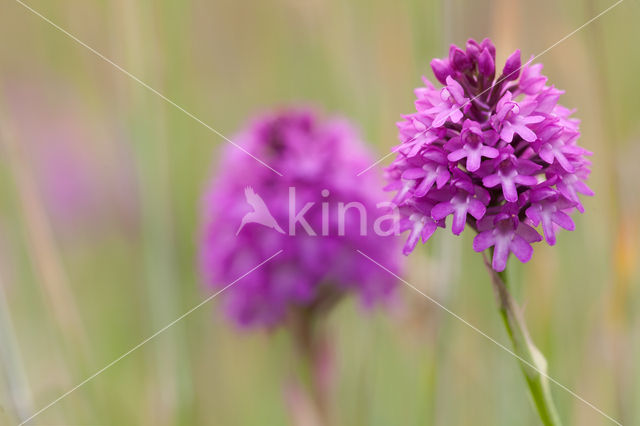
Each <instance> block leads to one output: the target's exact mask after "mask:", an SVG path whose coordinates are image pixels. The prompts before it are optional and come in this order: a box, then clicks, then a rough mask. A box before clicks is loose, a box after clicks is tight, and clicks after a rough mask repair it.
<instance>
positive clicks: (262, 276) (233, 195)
mask: <svg viewBox="0 0 640 426" xmlns="http://www.w3.org/2000/svg"><path fill="white" fill-rule="evenodd" d="M233 140H234V141H235V142H236V143H238V144H239V145H241V146H242V147H243V148H245V149H246V150H247V151H249V152H251V153H252V154H254V155H256V156H257V157H259V158H263V159H265V160H266V161H267V162H268V163H269V164H271V165H273V166H274V167H275V168H276V169H277V170H281V171H282V173H283V176H277V175H276V174H274V173H272V172H271V171H270V170H268V169H266V168H264V167H262V166H261V165H260V164H259V163H257V162H256V161H255V160H254V159H252V158H251V157H249V156H247V155H245V154H244V153H243V152H242V151H240V150H238V149H236V148H235V147H227V149H226V151H225V152H224V153H223V155H222V156H221V161H220V162H219V167H218V168H217V170H216V174H215V176H214V177H213V179H212V180H211V185H210V187H209V189H208V190H207V191H206V194H205V197H204V200H203V201H204V202H203V208H204V211H203V222H202V239H201V246H200V265H201V270H202V274H203V276H204V279H205V280H206V283H207V284H208V285H209V286H211V287H213V288H214V289H221V288H223V287H225V286H227V285H228V283H230V282H233V281H234V280H236V279H237V278H238V277H240V276H242V275H243V274H246V272H247V271H249V270H251V269H252V268H253V267H254V266H255V265H256V264H259V263H260V262H261V261H263V260H264V259H266V258H268V257H269V256H272V255H273V254H274V253H275V252H277V251H278V250H282V252H281V253H280V254H279V255H278V256H276V257H274V258H273V259H272V260H270V261H269V262H267V263H265V264H264V265H262V266H261V267H260V268H258V269H256V270H254V271H253V272H252V273H251V274H250V275H247V276H246V277H245V278H243V279H242V280H241V281H238V282H237V283H236V284H235V285H233V286H232V287H230V288H229V289H228V290H226V291H225V294H224V295H223V298H224V304H225V305H226V306H225V308H226V311H227V314H228V316H229V318H230V320H231V321H232V322H233V323H235V324H236V325H237V326H239V327H241V328H245V329H268V330H272V329H275V328H284V329H285V330H286V331H287V332H288V334H289V336H290V337H291V341H292V343H293V350H292V354H293V356H292V360H291V361H292V362H290V365H291V370H292V371H291V373H290V375H291V376H292V377H290V378H288V379H287V380H286V383H285V395H286V397H287V402H288V404H287V406H288V407H289V410H290V416H291V418H292V419H293V420H294V421H295V423H296V424H317V425H324V424H329V423H330V422H329V417H330V413H331V407H330V405H331V404H330V403H329V402H330V400H331V398H330V395H331V394H332V392H331V389H330V388H331V387H332V386H331V383H332V377H333V374H332V371H333V369H332V368H331V365H332V352H333V351H332V350H331V347H332V346H331V340H330V338H329V337H330V336H329V335H328V333H326V330H324V328H325V321H324V320H323V319H324V318H325V317H326V316H327V314H328V312H329V311H330V309H331V308H332V307H333V306H334V305H335V304H336V303H337V302H338V301H339V300H341V299H344V298H345V297H346V296H347V295H349V294H353V295H356V296H359V298H360V299H361V300H362V302H363V304H364V305H365V306H371V305H372V304H374V303H376V302H380V301H384V300H385V299H386V298H387V297H388V296H389V295H390V293H391V292H392V290H393V288H394V287H395V285H396V281H395V278H394V277H393V276H392V275H390V274H389V273H388V272H387V271H385V270H383V269H381V268H379V267H378V266H377V265H375V264H372V263H371V262H369V261H367V260H366V259H365V260H363V258H362V256H361V255H360V254H359V253H358V251H357V250H362V251H363V252H365V253H372V256H375V257H378V258H384V259H387V260H388V262H389V265H390V266H389V267H390V268H391V269H392V270H394V271H396V272H399V270H398V269H399V266H400V261H401V256H400V255H399V251H400V250H399V245H398V244H396V242H397V241H396V240H395V239H390V238H389V237H385V236H382V235H378V234H377V233H374V232H371V233H369V232H365V233H363V232H362V231H361V229H362V228H361V225H362V223H363V218H362V216H363V215H364V216H365V218H369V220H371V218H374V217H376V216H377V215H379V214H380V209H379V208H378V203H379V202H384V201H385V200H384V198H385V197H384V192H383V191H382V190H381V188H380V182H379V181H378V180H377V178H376V177H375V176H374V175H371V176H369V177H367V178H366V179H363V177H358V176H357V173H358V171H360V170H362V169H363V168H365V167H366V166H367V165H368V164H371V161H372V156H371V155H370V152H369V151H368V150H367V149H366V145H365V144H364V143H363V142H362V140H361V139H360V137H359V135H358V133H357V131H356V130H355V129H354V127H353V126H352V125H351V124H350V123H349V122H347V121H346V120H344V119H342V118H336V117H324V116H322V115H321V114H319V113H318V112H316V111H314V110H313V109H309V108H284V109H280V110H274V111H271V112H267V113H265V114H262V115H259V116H258V117H255V118H254V119H253V120H252V121H251V122H250V123H249V124H248V125H247V126H246V127H245V128H244V129H243V130H242V131H241V132H239V133H238V134H237V135H236V136H235V137H234V138H233ZM350 203H357V204H358V205H359V206H361V207H362V213H361V211H360V210H359V209H356V208H351V209H348V210H345V213H344V214H343V215H340V213H339V212H340V205H341V204H342V205H345V206H346V205H348V204H350ZM387 204H388V202H387ZM257 213H262V218H261V219H263V220H248V221H247V220H246V219H247V218H250V217H255V215H256V214H257ZM251 215H253V216H251ZM257 219H260V218H257ZM365 220H366V219H365ZM341 228H342V231H341ZM305 407H306V408H305Z"/></svg>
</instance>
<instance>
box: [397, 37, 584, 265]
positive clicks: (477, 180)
mask: <svg viewBox="0 0 640 426" xmlns="http://www.w3.org/2000/svg"><path fill="white" fill-rule="evenodd" d="M495 53H496V50H495V47H494V45H493V43H492V42H491V41H490V40H489V39H485V40H483V41H482V42H476V41H475V40H469V41H468V42H467V46H466V50H462V49H461V48H459V47H457V46H455V45H452V46H451V49H450V51H449V57H448V58H444V59H434V60H433V61H432V62H431V67H432V69H433V73H434V75H435V77H436V79H437V80H438V81H439V82H440V83H442V84H443V87H442V88H436V87H435V86H434V85H433V84H432V83H431V82H430V81H428V80H427V79H424V86H423V87H420V88H418V89H416V90H415V94H416V98H417V99H416V101H415V107H416V111H415V112H414V113H411V114H408V115H405V116H403V120H402V121H400V122H399V123H398V128H399V137H400V141H401V144H400V145H399V146H397V147H396V148H394V150H395V152H396V153H397V157H396V159H395V160H394V162H393V163H392V164H391V166H390V167H389V168H388V169H387V178H388V180H389V185H388V187H387V188H386V189H387V190H390V191H396V196H395V198H394V200H393V201H394V202H395V203H396V204H397V205H398V206H399V207H400V208H401V209H400V210H401V212H402V213H403V217H402V222H401V229H402V230H405V231H409V236H408V238H407V242H406V245H405V247H404V253H405V254H408V253H410V252H411V251H412V250H413V249H414V248H415V246H416V244H417V243H418V241H419V240H422V242H423V243H424V242H426V240H428V239H429V237H430V236H431V235H433V233H434V232H435V230H436V229H437V228H446V221H447V218H448V217H449V216H451V231H452V232H453V233H454V234H455V235H459V234H460V233H462V231H463V230H464V229H465V228H467V227H468V228H471V229H473V230H475V231H476V232H477V235H476V237H475V239H474V241H473V248H474V250H476V251H478V252H481V251H484V250H486V249H488V248H493V250H492V251H493V259H492V262H491V265H492V267H493V269H494V270H496V271H498V272H499V271H503V270H504V269H505V267H506V264H507V259H508V257H509V256H510V254H513V255H514V256H515V257H516V258H517V259H519V260H520V261H521V262H527V261H529V259H531V256H532V253H533V249H532V246H531V244H533V243H535V242H539V241H542V240H543V236H544V240H546V242H547V243H548V244H550V245H554V244H555V243H556V233H557V232H558V230H559V229H560V228H563V229H566V230H573V229H574V223H573V220H572V219H571V216H570V215H571V213H572V212H573V211H575V210H578V211H579V212H583V211H584V209H583V207H582V204H581V203H580V198H579V194H582V195H593V192H592V191H591V189H589V187H588V186H587V184H586V183H585V180H586V179H587V177H588V176H589V173H590V170H589V166H590V164H591V163H590V162H589V160H588V159H587V158H586V157H587V156H589V155H591V153H590V152H589V151H587V150H586V149H584V148H581V147H580V146H579V145H578V144H577V140H578V138H579V136H580V131H579V128H578V125H579V121H578V120H577V119H575V118H572V117H571V115H572V113H573V111H572V110H569V109H567V108H565V107H564V106H562V105H560V104H558V100H559V98H560V95H561V94H562V93H563V92H562V91H561V90H558V89H556V88H555V87H554V86H549V85H547V78H546V77H545V76H543V75H542V74H541V70H542V65H540V64H536V65H532V64H530V63H526V64H525V65H524V66H521V60H520V51H519V50H516V51H515V52H514V53H513V54H512V55H511V56H509V58H508V59H507V61H506V64H505V66H504V68H503V70H502V73H500V75H498V76H497V77H496V69H497V68H496V63H495ZM539 228H541V230H542V232H539V231H538V229H539Z"/></svg>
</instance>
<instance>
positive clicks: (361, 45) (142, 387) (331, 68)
mask: <svg viewBox="0 0 640 426" xmlns="http://www.w3.org/2000/svg"><path fill="white" fill-rule="evenodd" d="M613 3H614V2H613V1H604V0H602V1H600V0H569V1H563V2H556V1H552V0H540V1H536V2H525V1H523V0H520V1H516V0H497V1H484V0H482V1H460V0H456V1H446V0H445V1H432V0H426V1H417V0H416V1H413V0H411V1H395V2H393V1H384V0H351V1H342V0H327V1H322V0H302V1H300V0H269V1H251V2H238V1H235V0H215V1H204V0H192V1H186V0H185V1H172V0H155V1H151V0H136V1H134V0H111V1H104V0H100V1H82V0H64V1H49V0H47V1H43V0H30V1H29V3H28V4H29V5H30V6H31V7H33V8H34V9H36V10H37V11H38V12H40V13H42V14H43V15H44V16H46V17H47V18H49V19H51V21H53V22H54V23H56V24H57V25H60V26H61V27H62V28H64V29H66V30H68V31H69V32H71V33H72V34H74V35H75V36H77V37H78V38H79V39H80V40H82V41H83V42H85V43H87V44H88V45H89V46H91V47H93V48H95V49H96V50H97V51H98V52H100V53H102V54H104V55H105V56H106V57H108V58H109V59H110V60H112V61H114V62H115V63H117V64H119V65H120V66H122V67H123V68H125V69H126V70H128V71H130V72H131V73H132V74H134V75H135V76H137V77H138V78H140V79H141V80H142V81H144V82H145V83H147V84H149V85H150V86H152V87H153V88H155V89H157V90H158V91H159V92H161V93H162V94H164V95H166V96H167V97H168V98H170V99H172V100H173V101H175V102H176V103H177V104H179V105H180V106H182V107H184V108H185V109H186V110H188V111H190V112H191V113H193V114H195V115H196V116H197V117H199V118H201V119H202V120H203V121H204V122H206V123H207V124H209V125H211V126H212V127H214V128H215V129H217V130H219V131H220V132H222V133H223V134H225V135H227V136H231V135H233V133H234V132H235V131H236V130H237V129H238V128H239V127H240V126H241V125H242V123H243V122H244V121H245V119H246V117H247V116H248V115H250V114H252V113H255V112H257V111H260V110H263V109H265V108H267V107H269V106H272V105H274V104H275V105H281V104H287V103H291V102H304V103H313V104H317V105H320V106H321V107H322V108H324V109H325V110H326V111H329V112H331V113H340V114H344V115H346V116H347V117H349V118H350V119H352V120H353V121H354V122H355V123H357V124H358V125H359V126H360V127H361V128H362V132H363V135H364V137H365V138H366V140H368V141H369V142H370V144H371V148H372V150H375V152H376V153H377V155H383V154H385V153H387V152H388V150H389V149H390V147H391V146H393V145H395V144H396V143H397V142H396V140H397V139H396V128H395V124H394V123H395V121H397V120H398V119H399V115H400V114H401V113H405V112H410V111H412V109H413V98H414V95H413V88H414V87H417V86H418V85H419V84H420V76H421V75H423V74H424V75H427V76H429V77H430V70H429V67H428V63H429V61H430V59H431V58H433V57H442V56H445V55H446V53H447V49H448V45H449V43H451V42H455V43H458V44H461V43H464V42H465V41H466V39H467V38H469V37H475V38H479V39H482V38H484V37H486V36H488V37H491V38H493V40H494V42H495V43H496V45H497V49H498V57H499V62H500V63H504V59H505V58H506V57H507V55H508V54H509V53H511V52H512V51H513V50H515V49H516V48H520V49H522V52H523V57H524V58H528V57H529V56H530V55H536V54H538V53H540V52H543V51H544V50H545V49H547V48H548V47H549V46H551V45H553V44H554V43H555V42H556V41H558V40H560V39H561V38H562V37H564V36H566V35H567V34H569V33H570V32H572V31H573V30H575V29H576V28H578V27H579V26H581V25H582V24H584V23H585V22H587V21H588V20H589V19H591V18H592V17H594V16H596V15H597V14H598V13H599V12H601V11H602V10H604V9H606V8H607V7H608V6H610V5H612V4H613ZM639 18H640V2H639V1H638V0H625V1H623V2H622V3H621V4H620V5H618V6H617V7H616V8H614V9H613V10H611V11H610V12H609V13H607V14H606V15H604V16H603V17H602V18H600V19H598V20H596V21H595V22H593V23H592V24H590V25H588V26H587V27H585V28H584V29H583V30H581V31H579V32H578V33H576V34H575V35H574V36H572V37H570V38H569V39H567V40H566V41H564V42H563V43H561V44H559V45H558V46H556V47H555V48H553V49H552V50H550V51H549V52H548V53H546V54H545V55H544V56H542V57H541V58H540V59H539V60H538V61H540V62H543V63H544V64H545V70H544V71H545V74H546V75H548V76H549V79H550V82H551V83H553V84H555V85H556V86H557V87H559V88H561V89H564V90H566V94H565V95H564V96H563V97H562V98H561V102H562V103H563V104H564V105H567V106H569V107H574V108H577V110H578V112H577V114H576V115H577V116H578V117H579V118H581V119H582V132H583V136H582V138H581V143H582V145H583V146H585V147H586V148H588V149H589V150H592V151H594V153H595V154H594V156H593V158H592V159H593V173H592V176H591V179H590V181H589V184H590V186H591V187H592V188H593V189H594V190H595V192H596V197H593V198H590V199H586V200H585V202H584V204H585V208H586V213H585V214H584V215H579V216H578V217H576V218H575V219H576V222H577V230H576V231H575V232H562V233H561V234H560V235H559V239H558V243H557V245H556V246H555V247H553V248H550V247H547V246H545V245H542V244H538V245H537V246H536V249H535V254H534V257H533V259H532V261H531V262H530V263H529V264H527V265H520V264H519V263H518V262H515V261H513V260H511V262H510V265H511V274H512V281H513V282H514V285H515V290H514V291H515V293H516V296H517V299H518V300H519V302H520V303H521V304H522V305H523V306H524V307H525V315H526V319H527V322H528V324H529V328H530V331H531V333H532V336H533V339H534V341H535V342H536V343H537V344H538V346H539V348H540V349H541V350H542V352H543V353H544V354H545V355H546V356H547V359H548V362H549V374H550V375H551V376H552V377H553V378H555V379H556V380H558V381H559V382H561V383H563V384H564V385H566V386H567V387H569V388H570V389H572V390H574V391H575V392H576V393H577V394H579V395H580V396H582V397H583V398H585V399H586V400H588V401H590V402H592V403H593V404H595V405H596V406H597V407H598V408H600V409H602V410H603V411H604V412H606V413H607V414H609V415H611V416H613V417H614V418H616V419H619V420H620V421H621V423H623V424H625V425H631V424H640V404H638V401H640V362H639V361H640V315H639V314H638V310H639V308H640V298H639V295H638V280H639V277H638V260H639V250H640V247H639V245H640V239H639V232H640V196H639V193H640V167H638V164H639V163H638V161H640V160H639V159H640V124H638V118H637V116H638V114H639V113H640V97H639V96H638V94H639V93H640V78H638V76H639V75H640V51H639V50H638V48H637V41H638V39H640V29H639V27H638V19H639ZM0 39H2V42H1V43H0V103H1V105H0V109H1V110H2V115H1V117H2V118H1V120H2V121H1V122H0V127H1V128H2V134H1V136H0V137H1V139H2V143H1V144H0V289H1V290H2V291H1V293H0V322H1V329H0V336H1V337H2V341H1V342H0V359H1V360H2V364H3V365H2V369H3V374H2V375H0V424H2V425H4V424H7V425H8V424H17V423H19V421H20V420H22V419H25V418H27V417H28V416H29V415H31V414H32V413H34V412H35V411H36V410H38V409H40V408H42V407H44V406H45V405H46V404H48V403H49V402H51V401H53V400H54V399H56V398H57V397H59V396H60V395H62V394H63V393H65V392H66V391H68V390H70V389H71V388H72V387H73V386H75V385H76V384H78V383H80V382H81V381H82V380H84V379H85V378H86V377H88V376H90V375H91V374H92V373H94V372H96V371H98V370H99V369H100V368H102V367H104V366H105V365H106V364H108V363H109V362H111V361H112V360H114V359H116V358H117V357H118V356H120V355H121V354H123V353H124V352H126V351H127V350H129V349H130V348H132V347H133V346H134V345H136V344H138V343H139V342H140V341H142V340H143V339H144V338H146V337H147V336H149V335H151V334H152V333H153V332H155V331H156V330H158V329H160V328H162V327H163V326H164V325H165V324H167V323H169V322H170V321H172V320H173V319H174V318H176V317H178V316H179V315H180V314H181V313H183V312H185V311H187V310H188V309H190V308H191V307H192V306H194V305H196V304H197V303H199V302H200V301H201V300H202V299H203V298H204V297H205V296H206V294H207V293H206V291H205V289H204V288H203V287H202V285H201V283H200V282H199V277H198V273H197V269H196V266H195V265H196V262H195V259H196V245H197V239H198V217H199V212H198V209H199V198H200V195H201V193H202V190H203V189H204V187H205V185H206V181H207V178H208V177H209V176H210V173H211V164H212V163H215V161H214V160H215V158H216V156H217V155H218V153H219V152H220V148H221V146H222V145H223V144H225V143H226V142H224V141H223V140H221V138H220V137H219V136H217V135H215V134H213V133H211V132H210V131H209V130H207V129H206V128H205V127H203V126H202V125H201V124H199V123H197V122H196V121H194V120H192V119H191V118H189V117H188V116H186V115H185V114H184V113H183V112H181V111H179V110H177V109H176V108H174V107H173V106H171V105H169V104H168V103H167V102H165V101H164V100H162V99H161V98H160V97H158V96H157V95H156V94H154V93H151V92H150V91H148V90H147V89H145V88H144V87H142V86H141V85H140V84H138V83H137V82H135V81H133V80H132V79H130V78H129V77H127V76H126V75H124V74H122V73H121V72H120V71H118V70H117V69H116V68H115V67H114V66H113V65H111V64H108V63H106V62H105V61H103V60H102V59H100V58H99V57H97V56H96V55H94V54H93V53H91V52H90V51H88V50H87V49H86V48H85V47H82V46H80V45H79V44H78V43H76V42H75V41H73V40H71V39H70V38H68V37H67V36H65V35H64V34H62V33H61V32H60V31H58V30H56V29H55V28H53V27H52V26H51V25H50V24H48V23H47V22H45V21H44V20H42V19H41V18H40V17H38V16H36V15H34V14H33V13H31V12H30V11H28V10H27V9H26V8H25V7H23V6H22V5H20V4H19V3H18V2H16V1H14V0H6V1H3V3H2V5H1V6H0ZM389 161H390V159H389V160H388V161H387V162H385V163H388V162H389ZM380 172H381V168H380V167H378V168H376V169H374V170H373V171H371V172H370V173H380ZM70 188H71V189H70ZM405 276H406V279H407V280H408V281H409V282H411V283H412V284H414V285H415V286H416V287H419V288H420V289H422V290H424V291H425V292H426V293H427V294H429V295H431V296H433V297H434V298H436V299H437V300H439V301H440V302H441V303H442V304H444V305H445V306H447V307H449V308H450V309H451V310H453V311H454V312H456V313H457V314H459V315H460V316H462V317H463V318H465V319H466V320H468V321H469V322H470V323H472V324H474V325H475V326H477V327H478V328H480V329H481V330H484V331H485V332H487V333H488V334H489V335H491V336H494V337H495V338H496V339H497V340H499V341H501V342H505V343H507V339H506V336H505V333H504V331H503V329H502V326H501V324H500V322H499V316H498V314H497V312H496V309H495V302H494V300H493V294H492V290H491V284H490V281H489V278H488V275H487V274H486V272H485V271H484V269H483V265H482V263H481V257H480V256H478V255H477V254H475V253H473V251H472V249H471V236H470V235H465V236H463V237H462V238H455V237H453V236H452V235H450V234H447V233H440V235H438V236H437V237H435V238H434V239H432V240H431V241H430V242H429V244H427V245H426V246H425V247H422V248H420V249H419V250H416V252H414V254H413V255H412V256H411V257H410V258H409V259H408V269H407V272H406V275H405ZM330 328H331V330H332V332H333V333H334V336H335V339H336V351H337V366H336V368H337V376H338V378H339V380H338V384H337V389H336V393H335V395H334V399H335V400H334V403H335V407H336V413H335V417H336V419H337V420H338V424H340V425H381V426H382V425H385V426H386V425H536V424H538V423H537V422H538V420H537V416H536V413H535V411H534V410H533V408H532V407H531V405H530V404H529V401H528V396H527V392H526V388H525V386H524V381H523V379H522V377H521V373H520V371H519V369H518V365H517V362H516V361H515V360H514V359H513V358H512V357H511V356H510V355H509V354H508V353H506V352H504V351H503V350H501V349H500V348H498V347H497V346H495V345H494V344H492V343H491V342H489V341H487V340H486V339H485V338H483V337H482V336H480V335H478V334H477V333H476V332H475V331H473V330H471V329H470V328H468V327H467V326H466V325H464V324H462V323H461V322H460V321H458V320H457V319H455V318H453V317H451V316H450V315H449V314H447V313H446V312H444V311H443V310H441V309H440V308H438V307H437V306H435V305H434V304H432V303H431V302H429V301H428V300H427V299H425V298H424V297H422V296H420V295H419V294H418V293H416V292H414V291H413V290H411V289H409V288H406V287H404V286H401V287H399V288H398V298H397V301H396V303H395V304H394V305H393V306H392V307H391V308H390V309H388V310H382V309H378V310H376V311H374V312H372V313H369V314H366V315H363V313H362V310H361V308H360V307H359V306H358V304H357V303H356V302H354V301H348V302H343V303H342V304H341V305H340V306H339V307H338V308H337V310H336V311H335V312H334V313H333V314H332V315H331V318H330ZM289 361H290V346H289V342H288V340H287V336H285V335H284V334H283V333H276V334H275V335H273V336H269V335H267V334H265V333H260V332H259V333H238V332H237V331H236V330H234V329H233V328H232V327H231V326H230V325H229V324H228V323H227V322H226V321H225V320H224V318H223V317H222V316H221V315H220V312H219V309H218V304H217V303H216V301H213V302H212V303H211V304H208V305H206V306H204V307H202V308H201V309H199V310H198V311H195V312H194V313H193V314H191V315H190V316H188V317H187V318H185V319H184V320H182V321H180V322H179V323H177V324H176V325H175V326H173V327H171V328H170V329H169V330H167V331H166V332H165V333H163V334H161V335H159V336H158V337H157V338H155V339H154V340H152V341H150V342H149V343H147V344H146V345H144V346H142V347H141V348H140V349H139V350H137V351H135V352H133V353H132V354H131V355H129V356H127V357H126V358H124V359H123V360H122V361H120V362H119V363H117V364H116V365H114V366H113V367H112V368H110V369H108V370H106V371H105V372H104V373H102V374H100V375H98V376H97V377H95V378H94V379H93V380H91V381H90V382H88V383H87V384H86V385H84V386H82V387H80V388H79V389H77V390H76V391H74V392H73V393H71V394H70V395H68V396H67V397H66V398H64V399H62V400H61V401H60V402H59V403H57V404H55V405H54V406H52V407H51V408H49V409H47V410H46V411H44V412H43V413H42V414H40V415H39V416H38V417H36V418H35V419H34V420H33V421H32V423H31V424H34V425H39V424H42V425H45V424H46V425H53V424H56V425H62V424H64V425H71V424H73V425H89V424H92V425H133V424H144V425H178V424H179V425H192V424H199V425H200V424H201V425H254V424H255V425H258V424H260V425H264V424H274V425H279V424H286V423H287V421H288V419H287V414H286V409H285V406H284V403H283V402H282V393H283V392H282V389H283V388H282V378H283V376H284V375H285V374H286V372H287V371H288V364H289ZM552 389H553V393H554V396H555V398H556V400H557V403H558V406H559V410H560V414H561V417H562V418H563V419H564V420H565V423H566V424H569V425H605V424H611V422H609V421H608V420H607V419H606V418H604V417H603V416H602V415H600V414H599V413H597V412H596V411H594V410H593V409H592V408H590V407H589V406H587V405H586V404H584V403H583V402H581V401H579V400H577V399H576V398H574V397H572V396H571V395H569V394H568V393H567V392H565V391H564V390H562V389H560V388H559V387H557V386H555V385H552Z"/></svg>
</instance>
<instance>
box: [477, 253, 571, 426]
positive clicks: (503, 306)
mask: <svg viewBox="0 0 640 426" xmlns="http://www.w3.org/2000/svg"><path fill="white" fill-rule="evenodd" d="M485 264H486V266H487V268H488V270H489V273H490V274H491V278H492V282H493V289H494V291H495V294H496V299H497V302H498V309H499V312H500V316H501V317H502V320H503V323H504V326H505V328H506V330H507V334H508V335H509V339H510V340H511V344H512V346H513V352H514V353H515V354H516V355H517V356H518V357H519V359H518V362H519V363H520V368H521V370H522V373H523V374H524V378H525V380H526V382H527V386H528V387H529V393H530V395H531V398H532V400H533V403H534V405H535V407H536V409H537V411H538V414H539V415H540V420H541V421H542V423H543V424H544V425H546V426H560V425H562V423H561V422H560V416H558V413H557V411H556V408H555V405H554V403H553V399H552V397H551V390H550V389H549V379H548V375H547V360H546V359H545V358H544V355H542V353H541V352H540V351H539V350H538V348H536V346H535V345H534V344H533V341H532V340H531V337H530V335H529V331H528V330H527V327H526V324H525V322H524V317H523V315H522V312H521V311H520V308H519V306H518V305H517V304H516V302H515V300H514V299H513V297H512V296H511V294H510V293H509V291H508V288H507V276H506V271H503V272H496V271H494V270H493V269H492V268H491V266H490V264H489V263H488V261H487V259H486V257H485Z"/></svg>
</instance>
